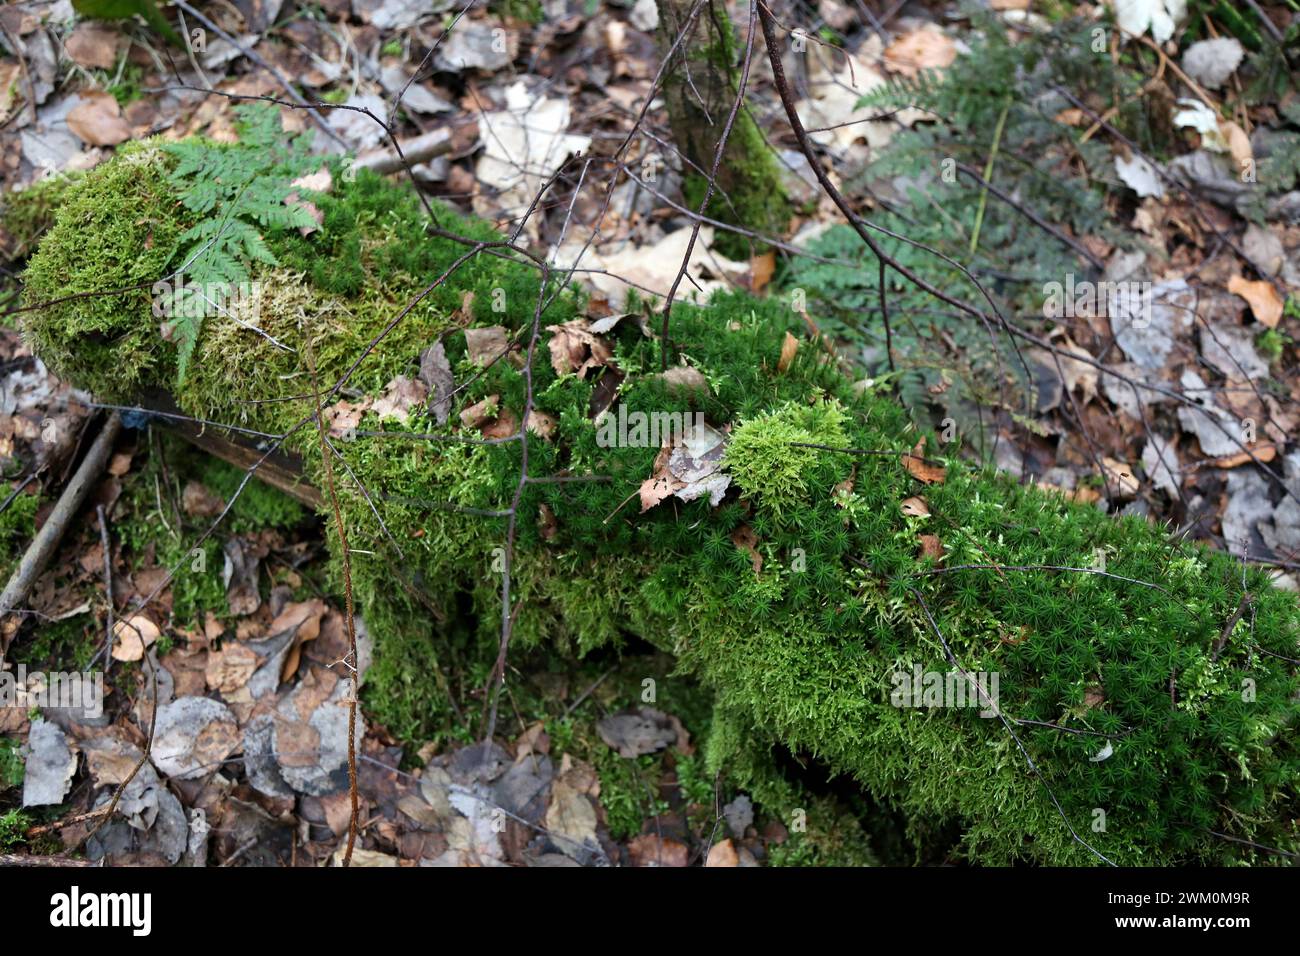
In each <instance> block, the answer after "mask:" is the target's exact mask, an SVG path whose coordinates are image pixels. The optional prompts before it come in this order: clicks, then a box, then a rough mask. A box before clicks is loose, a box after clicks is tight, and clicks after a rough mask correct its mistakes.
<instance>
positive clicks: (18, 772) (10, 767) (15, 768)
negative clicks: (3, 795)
mask: <svg viewBox="0 0 1300 956" xmlns="http://www.w3.org/2000/svg"><path fill="white" fill-rule="evenodd" d="M24 765H25V761H24V760H23V754H22V745H21V744H20V743H19V742H18V741H17V740H13V739H11V738H9V737H0V790H8V789H9V788H10V787H16V786H18V785H19V784H21V783H22V782H23V769H24Z"/></svg>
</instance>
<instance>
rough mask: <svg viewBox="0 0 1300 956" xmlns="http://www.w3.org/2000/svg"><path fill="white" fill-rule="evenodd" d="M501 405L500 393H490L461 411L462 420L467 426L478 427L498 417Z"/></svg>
mask: <svg viewBox="0 0 1300 956" xmlns="http://www.w3.org/2000/svg"><path fill="white" fill-rule="evenodd" d="M500 407H501V396H500V395H489V396H488V397H487V398H485V399H483V400H482V401H481V402H475V403H474V404H473V405H471V406H470V407H469V408H466V409H464V410H463V411H462V412H461V413H460V422H461V424H462V425H464V426H465V427H466V428H478V427H479V426H480V425H483V424H485V423H487V422H490V421H491V420H492V419H494V418H496V416H497V413H498V411H499V410H500Z"/></svg>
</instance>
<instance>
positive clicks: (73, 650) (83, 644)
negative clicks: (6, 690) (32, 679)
mask: <svg viewBox="0 0 1300 956" xmlns="http://www.w3.org/2000/svg"><path fill="white" fill-rule="evenodd" d="M103 640H104V632H103V630H102V629H100V628H98V627H97V626H96V621H95V616H94V615H93V614H76V615H73V616H72V617H68V618H64V619H63V620H61V621H45V622H42V623H41V625H40V626H39V627H37V628H34V629H33V630H32V632H31V634H30V636H29V637H25V638H24V639H23V640H22V641H20V642H17V643H15V644H14V646H13V649H12V651H11V653H12V655H13V659H14V660H15V661H17V662H18V663H20V664H26V665H27V666H28V667H29V668H32V669H45V670H84V669H85V668H87V667H89V666H90V662H91V659H92V658H93V657H94V656H95V652H96V651H98V650H99V648H100V645H101V644H102V643H103Z"/></svg>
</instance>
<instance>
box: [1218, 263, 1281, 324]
mask: <svg viewBox="0 0 1300 956" xmlns="http://www.w3.org/2000/svg"><path fill="white" fill-rule="evenodd" d="M1228 291H1229V292H1231V293H1232V294H1233V295H1239V296H1241V297H1242V298H1243V299H1245V300H1246V302H1247V304H1249V306H1250V311H1251V313H1252V314H1253V315H1254V316H1255V321H1257V322H1259V323H1261V324H1263V325H1266V326H1268V327H1269V328H1270V329H1272V328H1276V327H1277V323H1278V322H1279V321H1280V320H1281V318H1282V297H1281V296H1280V295H1278V294H1277V289H1275V288H1273V283H1271V282H1265V281H1264V280H1263V279H1259V280H1257V281H1254V282H1252V281H1250V280H1249V279H1247V278H1245V277H1244V276H1240V275H1235V276H1233V277H1232V278H1231V279H1229V280H1228Z"/></svg>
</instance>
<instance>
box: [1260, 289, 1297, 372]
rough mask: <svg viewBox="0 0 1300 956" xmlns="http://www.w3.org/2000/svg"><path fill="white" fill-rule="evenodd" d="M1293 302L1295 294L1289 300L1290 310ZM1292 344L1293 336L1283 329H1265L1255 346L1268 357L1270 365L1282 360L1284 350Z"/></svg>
mask: <svg viewBox="0 0 1300 956" xmlns="http://www.w3.org/2000/svg"><path fill="white" fill-rule="evenodd" d="M1293 302H1295V297H1294V296H1292V297H1291V298H1290V299H1288V300H1287V307H1288V310H1290V309H1291V308H1292V303H1293ZM1290 344H1291V336H1289V335H1287V334H1286V333H1285V332H1283V331H1282V330H1281V329H1265V330H1264V331H1263V332H1261V333H1259V335H1258V337H1256V339H1255V347H1256V348H1258V349H1259V351H1260V353H1261V354H1262V355H1263V356H1264V357H1265V358H1266V359H1268V364H1269V365H1272V364H1274V363H1275V362H1279V361H1281V359H1282V352H1283V350H1284V349H1285V348H1286V347H1287V346H1288V345H1290Z"/></svg>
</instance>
